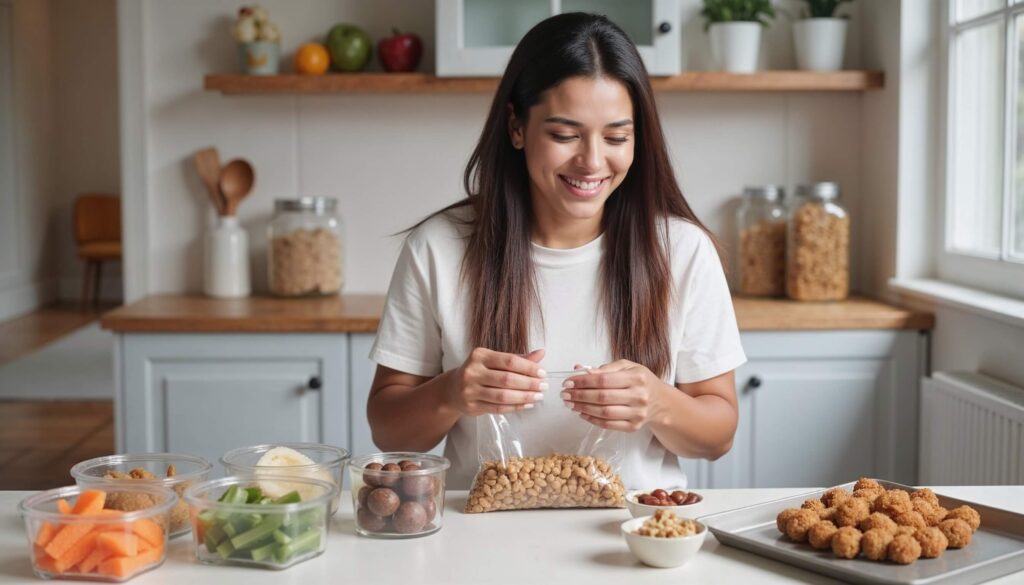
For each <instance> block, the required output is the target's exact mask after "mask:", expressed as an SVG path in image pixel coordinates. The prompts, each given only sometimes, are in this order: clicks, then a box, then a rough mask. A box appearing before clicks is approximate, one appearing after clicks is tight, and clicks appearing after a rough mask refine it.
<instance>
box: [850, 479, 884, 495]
mask: <svg viewBox="0 0 1024 585" xmlns="http://www.w3.org/2000/svg"><path fill="white" fill-rule="evenodd" d="M857 490H881V491H883V492H884V491H885V488H883V487H882V484H880V483H878V482H877V481H875V480H873V479H871V478H870V477H862V478H860V479H858V480H857V483H855V484H853V491H857Z"/></svg>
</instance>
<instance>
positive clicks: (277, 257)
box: [267, 197, 344, 297]
mask: <svg viewBox="0 0 1024 585" xmlns="http://www.w3.org/2000/svg"><path fill="white" fill-rule="evenodd" d="M337 204H338V202H337V200H336V199H332V198H329V197H303V198H301V199H277V200H275V201H274V217H273V218H272V219H271V220H270V223H269V224H268V225H267V240H268V242H269V243H268V246H267V275H268V278H269V279H270V292H271V293H273V294H275V295H278V296H283V297H308V296H327V295H336V294H338V293H339V292H341V287H342V285H343V283H344V279H343V277H342V229H341V220H340V219H339V218H338V216H337V215H336V214H335V209H336V208H337Z"/></svg>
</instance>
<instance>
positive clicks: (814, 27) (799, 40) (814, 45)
mask: <svg viewBox="0 0 1024 585" xmlns="http://www.w3.org/2000/svg"><path fill="white" fill-rule="evenodd" d="M846 27H847V22H846V19H843V18H806V19H804V20H798V21H796V22H795V23H794V24H793V44H794V46H795V49H796V66H797V68H798V69H804V70H808V71H839V70H840V69H842V68H843V49H844V48H845V46H846Z"/></svg>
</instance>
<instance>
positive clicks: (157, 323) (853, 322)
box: [101, 295, 935, 333]
mask: <svg viewBox="0 0 1024 585" xmlns="http://www.w3.org/2000/svg"><path fill="white" fill-rule="evenodd" d="M733 300H734V303H735V307H736V318H737V321H738V322H739V326H740V329H741V330H743V331H785V330H821V329H916V330H927V329H931V328H932V327H933V326H934V324H935V317H934V315H932V314H930V313H921V312H916V311H911V310H909V309H903V308H900V307H895V306H892V305H888V304H885V303H881V302H878V301H874V300H870V299H866V298H861V297H854V298H851V299H848V300H845V301H840V302H828V303H805V302H797V301H790V300H786V299H752V298H743V297H736V298H734V299H733ZM383 307H384V296H383V295H343V296H339V297H326V298H311V299H310V298H306V299H280V298H273V297H250V298H245V299H230V300H225V299H212V298H208V297H203V296H188V295H158V296H151V297H146V298H145V299H142V300H141V301H138V302H135V303H132V304H130V305H127V306H124V307H120V308H117V309H115V310H113V311H110V312H109V313H106V314H105V315H103V318H102V320H101V324H102V326H103V328H104V329H109V330H111V331H117V332H137V333H219V332H220V333H228V332H254V333H255V332H263V333H273V332H303V333H318V332H319V333H325V332H333V333H372V332H374V331H376V330H377V323H378V321H379V319H380V313H381V310H382V309H383Z"/></svg>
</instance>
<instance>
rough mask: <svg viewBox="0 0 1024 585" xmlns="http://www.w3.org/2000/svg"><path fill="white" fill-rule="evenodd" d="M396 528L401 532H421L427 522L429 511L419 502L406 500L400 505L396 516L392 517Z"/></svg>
mask: <svg viewBox="0 0 1024 585" xmlns="http://www.w3.org/2000/svg"><path fill="white" fill-rule="evenodd" d="M391 522H392V524H394V526H395V530H396V531H397V532H399V533H401V534H413V533H416V532H419V531H420V530H422V529H423V527H424V526H426V524H427V511H426V509H424V508H423V504H420V503H419V502H405V503H404V504H402V505H401V506H399V507H398V511H397V512H395V516H394V518H392V519H391Z"/></svg>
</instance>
